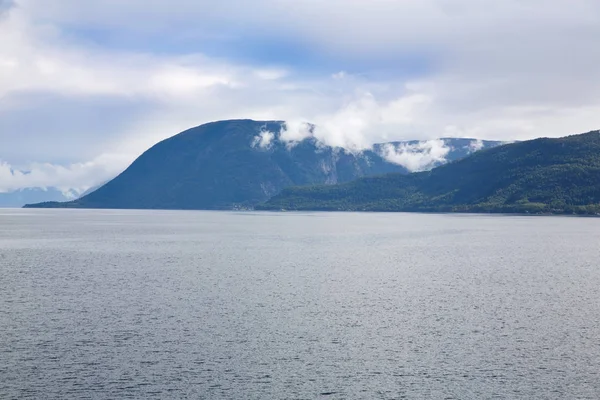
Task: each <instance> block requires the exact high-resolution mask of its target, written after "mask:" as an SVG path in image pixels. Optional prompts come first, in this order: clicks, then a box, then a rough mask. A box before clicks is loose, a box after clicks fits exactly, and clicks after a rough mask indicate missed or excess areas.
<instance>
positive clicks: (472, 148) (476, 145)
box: [469, 139, 484, 153]
mask: <svg viewBox="0 0 600 400" xmlns="http://www.w3.org/2000/svg"><path fill="white" fill-rule="evenodd" d="M483 146H484V144H483V141H482V140H481V139H476V140H473V141H471V143H469V152H470V153H474V152H476V151H479V150H481V149H483Z"/></svg>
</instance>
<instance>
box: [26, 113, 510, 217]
mask: <svg viewBox="0 0 600 400" xmlns="http://www.w3.org/2000/svg"><path fill="white" fill-rule="evenodd" d="M285 129H286V126H285V124H284V123H283V122H281V121H266V122H265V121H251V120H232V121H220V122H213V123H209V124H205V125H201V126H199V127H196V128H192V129H189V130H187V131H185V132H182V133H180V134H178V135H176V136H174V137H172V138H170V139H167V140H165V141H162V142H160V143H158V144H157V145H155V146H153V147H152V148H151V149H149V150H148V151H146V152H145V153H144V154H142V155H141V156H140V157H139V158H138V159H137V160H136V161H135V162H134V163H133V164H132V165H131V166H130V167H129V168H128V169H127V170H125V171H124V172H123V173H122V174H121V175H119V176H118V177H116V178H115V179H113V180H112V181H110V182H108V183H107V184H105V185H103V186H102V187H100V188H99V189H97V190H95V191H94V192H92V193H90V194H88V195H86V196H83V197H82V198H80V199H78V200H75V201H71V202H67V203H56V202H50V203H42V204H33V205H29V206H28V207H73V208H137V209H240V208H251V207H254V206H255V205H256V204H259V203H262V202H264V201H266V200H268V199H269V198H270V197H272V196H274V195H276V194H278V193H279V192H280V191H281V190H282V189H284V188H286V187H289V186H294V185H315V184H336V183H342V182H348V181H351V180H354V179H357V178H360V177H363V176H373V175H380V174H387V173H393V172H395V173H402V174H406V173H409V172H410V170H412V169H415V168H416V169H426V168H430V167H432V166H435V165H438V164H440V163H443V162H446V161H447V160H453V159H456V158H458V157H460V156H463V155H464V154H467V153H469V152H472V151H476V150H478V149H480V148H482V147H490V146H495V145H498V144H499V142H481V141H477V140H472V139H443V140H437V141H427V142H416V141H415V142H396V143H387V144H380V145H376V146H375V147H374V148H373V150H367V151H363V152H356V153H353V152H348V151H346V150H344V149H341V148H333V147H329V146H325V145H323V144H322V143H320V142H318V141H317V140H316V139H315V138H313V137H309V138H306V139H304V140H301V141H299V142H291V141H286V140H284V137H283V136H282V132H285ZM311 129H312V128H311Z"/></svg>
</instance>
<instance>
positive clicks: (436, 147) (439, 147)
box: [381, 139, 451, 172]
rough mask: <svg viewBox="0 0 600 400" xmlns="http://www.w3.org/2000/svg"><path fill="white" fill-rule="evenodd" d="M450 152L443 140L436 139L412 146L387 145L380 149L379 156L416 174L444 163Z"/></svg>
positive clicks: (404, 144) (406, 144)
mask: <svg viewBox="0 0 600 400" xmlns="http://www.w3.org/2000/svg"><path fill="white" fill-rule="evenodd" d="M450 150H451V148H450V147H449V146H447V145H446V144H445V143H444V141H443V140H441V139H436V140H427V141H422V142H418V143H414V144H409V143H403V144H399V145H396V144H393V143H388V144H385V145H383V146H382V147H381V155H382V156H383V158H384V159H386V160H387V161H389V162H391V163H394V164H398V165H401V166H403V167H404V168H406V169H408V170H409V171H411V172H418V171H425V170H429V169H431V168H433V167H435V166H437V165H440V164H443V163H445V162H446V156H447V155H448V153H449V152H450Z"/></svg>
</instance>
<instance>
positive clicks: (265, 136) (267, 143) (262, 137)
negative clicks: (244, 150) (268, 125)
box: [252, 130, 275, 149]
mask: <svg viewBox="0 0 600 400" xmlns="http://www.w3.org/2000/svg"><path fill="white" fill-rule="evenodd" d="M274 139H275V133H273V132H271V131H267V130H261V131H260V133H259V134H258V135H257V136H256V137H255V138H254V141H253V142H252V147H257V146H258V147H259V148H261V149H268V148H270V147H271V144H272V143H273V140H274Z"/></svg>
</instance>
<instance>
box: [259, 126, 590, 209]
mask: <svg viewBox="0 0 600 400" xmlns="http://www.w3.org/2000/svg"><path fill="white" fill-rule="evenodd" d="M258 208H259V209H267V210H281V209H285V210H347V211H354V210H364V211H423V212H516V213H569V214H571V213H580V214H597V213H599V212H600V131H594V132H589V133H586V134H582V135H574V136H569V137H565V138H561V139H548V138H542V139H536V140H530V141H526V142H520V143H514V144H507V145H504V146H500V147H496V148H493V149H488V150H484V151H481V152H477V153H475V154H472V155H470V156H468V157H467V158H464V159H462V160H460V161H456V162H453V163H449V164H446V165H443V166H441V167H438V168H435V169H433V170H431V171H428V172H420V173H414V174H410V175H400V174H389V175H386V176H379V177H369V178H363V179H358V180H356V181H354V182H349V183H345V184H341V185H335V186H327V187H326V186H312V187H294V188H287V189H285V190H283V191H282V193H281V194H279V195H277V196H275V197H273V198H272V199H271V200H269V201H268V202H267V203H266V204H264V205H261V206H259V207H258Z"/></svg>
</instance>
